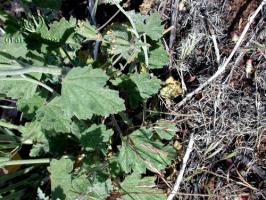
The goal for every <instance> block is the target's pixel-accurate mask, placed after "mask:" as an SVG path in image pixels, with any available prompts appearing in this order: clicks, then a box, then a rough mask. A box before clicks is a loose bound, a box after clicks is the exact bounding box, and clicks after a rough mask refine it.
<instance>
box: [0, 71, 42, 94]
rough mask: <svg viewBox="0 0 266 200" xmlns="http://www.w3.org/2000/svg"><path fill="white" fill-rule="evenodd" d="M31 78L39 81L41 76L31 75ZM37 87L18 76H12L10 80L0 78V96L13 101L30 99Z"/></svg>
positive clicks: (37, 74)
mask: <svg viewBox="0 0 266 200" xmlns="http://www.w3.org/2000/svg"><path fill="white" fill-rule="evenodd" d="M30 75H31V77H33V78H35V79H37V80H39V79H40V78H41V76H42V75H41V74H39V73H31V74H30ZM37 87H38V85H37V84H36V83H31V82H29V81H26V80H24V79H22V78H21V77H20V76H13V77H12V78H10V79H8V80H7V79H6V77H0V94H4V95H6V96H7V97H11V98H13V99H20V98H25V99H28V98H31V97H33V96H34V94H35V92H36V89H37Z"/></svg>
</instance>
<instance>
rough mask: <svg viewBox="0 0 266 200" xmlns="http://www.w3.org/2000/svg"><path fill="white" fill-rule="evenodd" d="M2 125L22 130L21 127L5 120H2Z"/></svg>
mask: <svg viewBox="0 0 266 200" xmlns="http://www.w3.org/2000/svg"><path fill="white" fill-rule="evenodd" d="M0 126H2V127H5V128H8V129H15V130H18V131H19V130H20V127H19V126H17V125H14V124H11V123H9V122H4V121H0Z"/></svg>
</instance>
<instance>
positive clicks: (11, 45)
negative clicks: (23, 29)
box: [0, 34, 28, 70]
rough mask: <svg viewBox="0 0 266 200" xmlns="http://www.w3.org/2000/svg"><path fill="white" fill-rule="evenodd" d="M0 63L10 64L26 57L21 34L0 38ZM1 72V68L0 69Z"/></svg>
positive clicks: (25, 46)
mask: <svg viewBox="0 0 266 200" xmlns="http://www.w3.org/2000/svg"><path fill="white" fill-rule="evenodd" d="M0 47H1V48H0V63H11V62H12V61H14V60H16V59H18V58H19V57H23V58H24V57H26V54H27V52H28V50H27V45H26V42H25V41H24V38H23V36H22V35H21V34H14V35H9V34H6V35H4V36H2V37H0ZM0 70H1V67H0Z"/></svg>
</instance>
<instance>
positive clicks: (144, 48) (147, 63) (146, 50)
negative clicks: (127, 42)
mask: <svg viewBox="0 0 266 200" xmlns="http://www.w3.org/2000/svg"><path fill="white" fill-rule="evenodd" d="M115 5H116V6H117V8H118V9H119V10H120V11H121V12H122V13H123V14H124V15H125V16H126V17H127V18H128V20H129V22H130V24H131V26H132V28H133V33H134V34H135V36H136V37H137V38H138V39H140V35H139V33H138V31H137V28H136V25H135V23H134V21H133V20H132V18H131V17H130V16H129V15H128V14H127V12H126V11H125V10H124V8H123V7H122V6H120V4H118V3H116V4H115ZM141 47H142V50H143V52H144V56H145V65H146V67H149V56H148V48H147V46H146V45H142V46H141Z"/></svg>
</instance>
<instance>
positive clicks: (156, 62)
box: [149, 45, 169, 69]
mask: <svg viewBox="0 0 266 200" xmlns="http://www.w3.org/2000/svg"><path fill="white" fill-rule="evenodd" d="M168 61H169V58H168V54H167V52H166V50H165V49H164V47H163V46H162V45H160V46H159V47H158V48H156V49H152V50H151V51H150V55H149V68H150V69H160V68H163V66H164V65H166V64H167V63H168Z"/></svg>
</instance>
